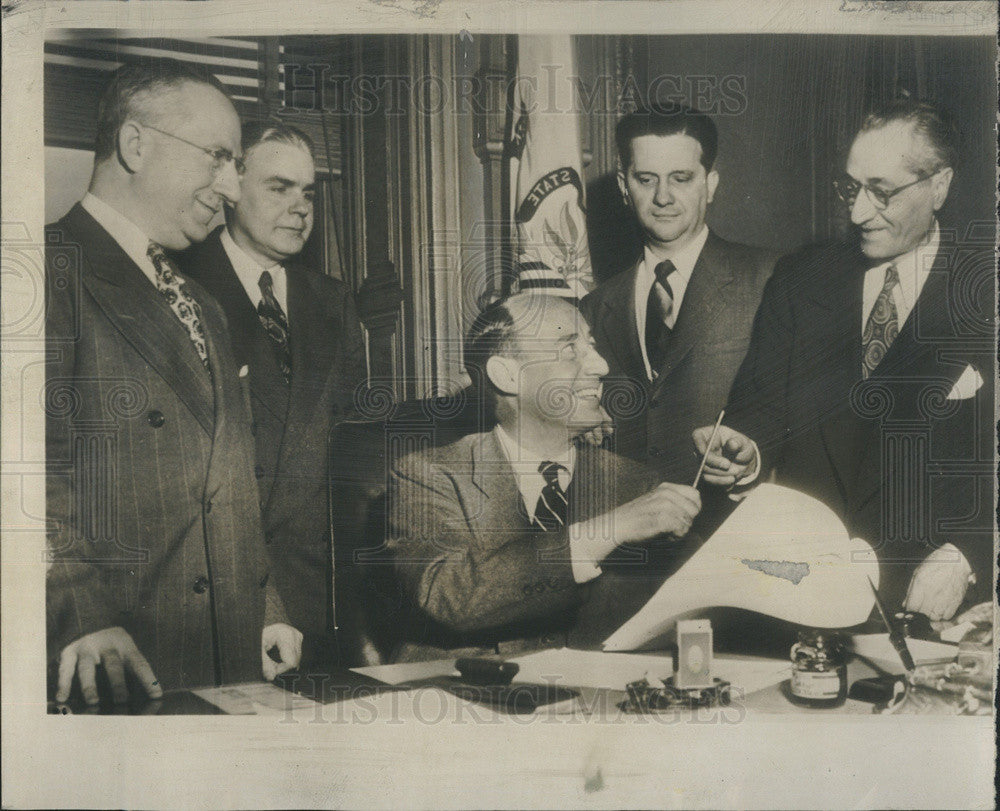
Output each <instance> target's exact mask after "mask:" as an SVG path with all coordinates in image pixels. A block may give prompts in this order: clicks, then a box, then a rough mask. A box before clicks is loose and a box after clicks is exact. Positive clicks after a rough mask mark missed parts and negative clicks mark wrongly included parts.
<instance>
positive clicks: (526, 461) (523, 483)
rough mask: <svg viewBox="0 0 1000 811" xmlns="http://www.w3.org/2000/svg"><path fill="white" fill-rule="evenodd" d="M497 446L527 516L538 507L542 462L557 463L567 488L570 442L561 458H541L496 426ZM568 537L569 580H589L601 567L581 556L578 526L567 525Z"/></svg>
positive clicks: (573, 454) (571, 464)
mask: <svg viewBox="0 0 1000 811" xmlns="http://www.w3.org/2000/svg"><path fill="white" fill-rule="evenodd" d="M494 433H495V434H496V438H497V440H498V441H499V442H500V447H501V448H502V449H503V452H504V454H505V455H506V456H507V461H508V462H510V466H511V468H513V471H514V481H515V482H517V489H518V492H519V493H520V494H521V499H522V500H523V501H524V510H525V512H526V513H527V515H528V519H529V520H532V519H534V517H535V507H537V506H538V497H539V496H540V495H541V494H542V488H543V487H545V484H546V482H545V477H544V476H542V474H541V473H540V472H539V470H538V466H539V465H540V464H542V462H557V463H558V464H560V465H562V466H563V467H564V468H565V469H561V470H560V471H559V485H560V486H561V487H562V489H563V492H566V491H567V490H568V489H569V483H570V482H571V481H572V480H573V470H574V468H575V467H576V448H575V447H574V446H573V445H572V444H570V445H568V446H567V448H566V453H565V455H564V456H563V457H561V458H556V457H554V456H552V455H551V454H550V455H547V456H546V457H545V458H541V457H540V456H539V455H538V454H537V453H535V452H534V451H532V450H531V449H529V448H525V447H524V446H523V445H521V444H520V443H519V442H517V440H515V439H514V438H513V437H512V436H511V435H510V434H508V433H507V432H506V431H505V430H504V429H503V428H501V427H500V426H499V425H498V426H497V427H496V428H495V429H494ZM567 535H568V538H569V555H570V566H571V567H572V570H573V579H574V580H576V582H577V583H586V582H587V581H588V580H593V579H594V578H595V577H597V576H598V575H599V574H600V573H601V569H600V567H599V566H597V565H596V564H595V563H594V561H592V560H589V559H587V558H585V557H584V556H583V555H582V553H581V551H580V542H579V540H578V525H576V524H571V525H570V526H569V528H568V530H567Z"/></svg>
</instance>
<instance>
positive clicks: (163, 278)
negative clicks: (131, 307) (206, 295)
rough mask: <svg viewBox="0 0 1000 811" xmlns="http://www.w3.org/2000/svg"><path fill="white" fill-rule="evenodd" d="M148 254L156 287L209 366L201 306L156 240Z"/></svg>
mask: <svg viewBox="0 0 1000 811" xmlns="http://www.w3.org/2000/svg"><path fill="white" fill-rule="evenodd" d="M146 255H147V256H148V257H149V258H150V260H151V261H152V262H153V267H154V268H155V269H156V289H157V290H159V291H160V293H161V294H163V297H164V298H165V299H166V300H167V304H169V305H170V309H171V310H173V311H174V315H176V316H177V318H179V319H180V322H181V323H182V324H183V325H184V327H185V329H187V333H188V337H189V338H190V339H191V343H192V344H194V348H195V351H197V353H198V357H200V358H201V362H202V363H204V364H205V367H206V368H208V349H207V348H206V346H205V329H204V328H203V327H202V325H201V307H200V306H199V304H198V302H197V301H195V300H194V299H193V298H192V297H191V294H190V293H189V292H188V290H187V287H185V286H184V282H182V281H181V280H180V278H179V277H178V276H177V267H176V266H175V265H174V263H173V262H171V261H170V258H169V257H168V256H167V255H166V254H165V253H164V252H163V248H162V247H160V246H159V245H157V244H156V243H155V242H150V243H149V248H147V249H146Z"/></svg>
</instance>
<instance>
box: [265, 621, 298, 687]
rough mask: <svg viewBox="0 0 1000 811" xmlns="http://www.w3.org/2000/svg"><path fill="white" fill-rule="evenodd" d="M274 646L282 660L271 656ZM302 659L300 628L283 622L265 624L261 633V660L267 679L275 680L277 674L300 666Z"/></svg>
mask: <svg viewBox="0 0 1000 811" xmlns="http://www.w3.org/2000/svg"><path fill="white" fill-rule="evenodd" d="M272 648H274V649H275V650H276V652H277V656H278V659H280V661H278V662H276V661H274V659H272V658H271V655H270V654H269V653H268V651H270V650H271V649H272ZM301 659H302V632H301V631H300V630H299V629H298V628H293V627H292V626H291V625H286V624H285V623H283V622H275V623H273V624H271V625H268V626H265V628H264V630H263V631H262V632H261V635H260V661H261V668H262V669H263V671H264V679H265V680H266V681H273V680H274V677H275V676H277V675H279V674H281V673H284V672H285V671H286V670H291V669H292V668H293V667H298V666H299V661H300V660H301Z"/></svg>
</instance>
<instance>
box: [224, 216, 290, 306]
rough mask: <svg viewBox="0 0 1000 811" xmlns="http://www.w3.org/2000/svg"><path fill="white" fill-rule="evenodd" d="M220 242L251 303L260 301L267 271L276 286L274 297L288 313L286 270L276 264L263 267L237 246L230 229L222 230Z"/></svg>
mask: <svg viewBox="0 0 1000 811" xmlns="http://www.w3.org/2000/svg"><path fill="white" fill-rule="evenodd" d="M219 241H220V242H221V243H222V249H223V250H224V251H225V252H226V256H228V257H229V261H230V262H232V265H233V270H234V271H236V275H237V277H238V278H239V280H240V284H242V285H243V289H244V290H246V291H247V296H248V297H249V298H250V301H251V302H253V303H254V304H257V302H259V301H260V299H261V295H260V274H261V273H263V272H264V271H265V270H266V271H268V272H269V273H270V274H271V280H272V282H273V284H274V295H275V297H276V298H277V299H278V301H279V302H280V303H281V305H282V307H283V308H284V309H285V312H286V313H287V312H288V307H287V306H286V304H285V302H286V298H287V296H286V287H287V284H286V281H285V269H284V268H283V267H282V266H281V264H280V263H278V262H275V263H274V264H272V265H269V266H268V267H261V265H259V264H258V263H257V261H256V260H255V259H254V258H253V257H251V256H250V254H248V253H247V252H246V251H244V250H243V249H242V248H241V247H240V246H239V245H237V244H236V240H234V239H233V237H232V234H230V233H229V228H228V227H224V228H223V229H222V234H221V235H220V237H219Z"/></svg>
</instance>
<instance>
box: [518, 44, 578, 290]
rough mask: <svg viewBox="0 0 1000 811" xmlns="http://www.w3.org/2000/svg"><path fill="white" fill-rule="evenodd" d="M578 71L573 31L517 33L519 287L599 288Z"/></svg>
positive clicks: (538, 288)
mask: <svg viewBox="0 0 1000 811" xmlns="http://www.w3.org/2000/svg"><path fill="white" fill-rule="evenodd" d="M576 82H577V73H576V70H575V61H574V58H573V41H572V38H571V37H569V36H552V37H542V36H521V37H518V81H517V84H516V87H515V98H514V110H513V112H514V115H513V116H512V127H511V133H510V136H509V139H508V154H509V156H510V172H511V183H510V187H511V194H512V201H511V211H512V212H513V213H514V225H515V227H516V232H517V233H516V238H517V265H518V277H517V283H516V287H517V289H519V290H539V291H543V292H546V293H553V294H556V295H561V296H565V297H567V298H577V299H578V298H583V297H584V296H585V295H586V294H587V293H588V292H590V290H592V289H593V287H594V276H593V271H592V269H591V266H590V249H589V248H588V246H587V224H586V217H585V208H584V206H585V194H584V186H583V181H582V179H581V175H582V160H581V153H580V116H579V112H578V105H577V103H576V92H577V91H576Z"/></svg>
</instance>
